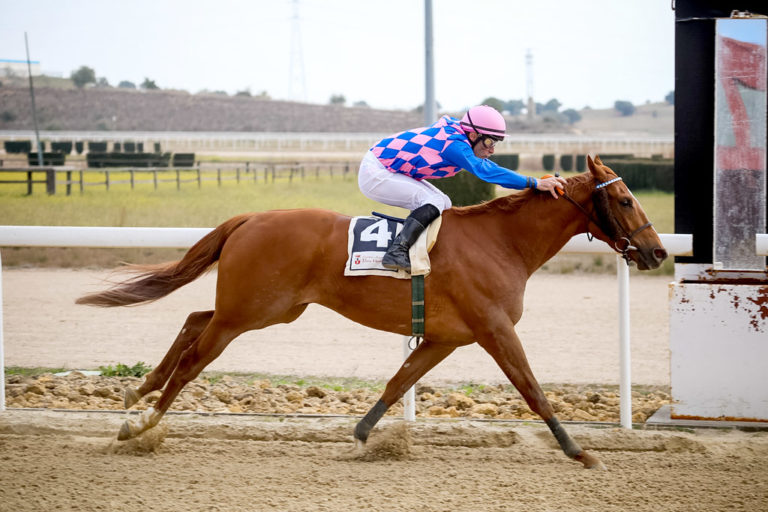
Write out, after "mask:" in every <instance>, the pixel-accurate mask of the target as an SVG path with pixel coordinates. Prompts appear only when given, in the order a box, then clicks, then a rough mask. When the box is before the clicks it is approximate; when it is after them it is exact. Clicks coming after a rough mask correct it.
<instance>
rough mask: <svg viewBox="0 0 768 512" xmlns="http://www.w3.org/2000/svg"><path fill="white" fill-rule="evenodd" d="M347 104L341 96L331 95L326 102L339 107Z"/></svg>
mask: <svg viewBox="0 0 768 512" xmlns="http://www.w3.org/2000/svg"><path fill="white" fill-rule="evenodd" d="M346 102H347V98H345V97H344V95H343V94H332V95H331V99H330V100H329V101H328V103H330V104H331V105H339V106H342V107H343V106H344V104H345V103H346Z"/></svg>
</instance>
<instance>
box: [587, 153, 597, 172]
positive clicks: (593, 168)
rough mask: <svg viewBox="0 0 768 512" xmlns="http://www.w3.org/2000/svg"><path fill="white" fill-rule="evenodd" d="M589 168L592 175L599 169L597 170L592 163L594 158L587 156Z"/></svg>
mask: <svg viewBox="0 0 768 512" xmlns="http://www.w3.org/2000/svg"><path fill="white" fill-rule="evenodd" d="M587 167H588V168H589V172H591V173H592V174H595V173H596V172H597V169H595V163H594V162H593V161H592V157H591V156H589V155H587Z"/></svg>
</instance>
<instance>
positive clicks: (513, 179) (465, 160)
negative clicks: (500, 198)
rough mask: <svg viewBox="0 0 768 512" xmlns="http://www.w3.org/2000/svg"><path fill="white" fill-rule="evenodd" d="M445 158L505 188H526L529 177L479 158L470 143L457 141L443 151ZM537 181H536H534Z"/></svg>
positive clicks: (484, 179)
mask: <svg viewBox="0 0 768 512" xmlns="http://www.w3.org/2000/svg"><path fill="white" fill-rule="evenodd" d="M443 158H445V159H446V160H448V161H450V162H451V163H452V164H454V165H456V166H458V167H461V168H463V169H466V170H468V171H469V172H471V173H472V174H474V175H475V176H477V177H478V178H480V179H481V180H483V181H487V182H489V183H493V184H495V185H501V186H502V187H504V188H516V189H523V188H526V184H527V183H528V178H526V177H525V176H523V175H521V174H518V173H516V172H515V171H512V170H509V169H506V168H504V167H501V166H500V165H498V164H497V163H495V162H493V161H492V160H489V159H487V158H478V157H476V156H475V153H474V152H473V151H472V148H471V147H470V146H469V145H468V144H464V143H462V142H459V141H456V142H454V143H453V144H451V145H449V146H448V147H447V148H446V149H445V151H444V152H443ZM534 183H535V182H534Z"/></svg>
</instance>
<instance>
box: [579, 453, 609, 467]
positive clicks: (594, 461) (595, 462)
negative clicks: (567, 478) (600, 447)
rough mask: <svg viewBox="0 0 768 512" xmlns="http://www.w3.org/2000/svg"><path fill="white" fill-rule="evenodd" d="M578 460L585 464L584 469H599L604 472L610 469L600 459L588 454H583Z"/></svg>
mask: <svg viewBox="0 0 768 512" xmlns="http://www.w3.org/2000/svg"><path fill="white" fill-rule="evenodd" d="M576 459H577V460H578V461H579V462H581V463H582V464H584V469H598V470H603V471H606V470H607V469H608V468H606V467H605V464H603V462H602V461H601V460H600V459H598V458H597V457H595V456H594V455H592V454H589V453H587V452H581V453H580V454H579V456H578V457H577V458H576Z"/></svg>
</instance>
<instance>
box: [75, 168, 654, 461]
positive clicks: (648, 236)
mask: <svg viewBox="0 0 768 512" xmlns="http://www.w3.org/2000/svg"><path fill="white" fill-rule="evenodd" d="M587 162H588V166H589V172H585V173H583V174H580V175H577V176H574V177H571V178H569V179H568V180H567V185H566V186H565V193H564V195H563V197H560V198H559V200H555V199H554V198H553V197H552V196H551V195H550V194H542V193H538V192H536V191H534V190H526V191H524V192H520V193H517V194H513V195H510V196H507V197H501V198H497V199H494V200H492V201H489V202H486V203H483V204H479V205H475V206H468V207H462V208H451V209H449V210H446V211H445V212H443V224H442V228H441V231H440V236H439V238H438V241H437V244H435V246H434V248H433V249H432V252H431V253H430V260H431V266H432V273H431V274H430V275H429V276H428V277H427V279H426V280H425V296H426V298H427V301H426V306H425V314H426V316H425V330H426V331H425V336H424V341H423V342H422V343H421V344H420V345H419V346H418V348H416V350H414V351H413V353H411V355H410V356H409V357H408V358H407V360H406V361H405V362H404V363H403V365H402V367H401V368H400V369H399V370H398V371H397V373H396V374H395V375H394V377H392V379H390V381H389V382H388V383H387V386H386V389H385V391H384V393H383V394H382V396H381V399H380V400H379V401H378V402H377V403H376V404H375V405H374V406H373V407H372V408H371V410H370V411H369V412H368V413H367V414H366V416H365V417H364V418H363V419H362V420H361V421H360V422H359V423H358V424H357V426H356V428H355V430H354V437H355V439H356V441H357V442H360V443H365V441H366V440H367V438H368V434H369V432H370V431H371V429H372V428H373V426H374V425H375V424H376V422H377V421H378V420H379V419H380V418H381V417H382V416H383V415H384V413H385V412H386V411H387V409H388V408H389V407H390V406H391V405H392V404H394V403H395V402H396V401H397V400H398V399H400V398H401V397H402V396H403V394H404V393H405V391H406V390H407V389H408V388H410V387H411V386H412V385H414V384H415V383H416V381H417V380H418V379H419V378H421V377H422V376H423V375H424V374H425V373H427V372H428V371H429V370H430V369H431V368H433V367H434V366H435V365H436V364H438V363H439V362H440V361H442V360H443V359H444V358H445V357H446V356H448V355H449V354H450V353H451V352H453V351H454V350H455V349H456V348H457V347H460V346H463V345H468V344H470V343H475V342H477V343H479V344H480V346H481V347H483V348H484V349H485V350H486V351H487V352H488V353H489V354H490V355H491V357H493V358H494V360H495V361H496V362H497V363H498V365H499V366H500V367H501V369H502V370H503V372H504V373H505V374H506V376H507V377H508V378H509V380H510V381H511V382H512V383H513V384H514V386H515V387H516V388H517V389H518V391H519V392H520V393H521V394H522V396H523V397H524V398H525V400H526V402H527V403H528V405H529V407H530V408H531V409H532V410H533V411H534V412H536V413H537V414H538V415H539V416H541V417H542V418H543V419H544V421H545V422H546V424H547V425H548V426H549V428H550V429H551V430H552V433H553V434H554V436H555V438H556V439H557V441H558V442H559V444H560V446H561V448H562V449H563V451H564V452H565V454H566V455H568V456H569V457H571V458H573V459H575V460H577V461H579V462H581V463H583V464H584V467H587V468H595V467H598V468H599V467H604V466H603V464H602V463H601V462H600V460H599V459H598V458H597V457H595V456H594V455H592V454H589V453H587V452H585V451H584V450H582V449H581V447H580V446H579V445H578V444H577V443H576V442H575V441H574V440H573V439H571V437H570V436H569V435H568V434H567V433H566V431H565V429H564V428H563V426H562V425H561V424H560V422H559V421H558V419H557V418H556V417H555V414H554V411H553V409H552V406H551V405H550V404H549V402H548V401H547V399H546V397H545V396H544V393H543V392H542V390H541V388H540V387H539V384H538V383H537V381H536V379H535V378H534V376H533V373H532V371H531V368H530V367H529V365H528V361H527V359H526V356H525V353H524V352H523V347H522V345H521V343H520V339H519V338H518V336H517V334H516V333H515V324H516V323H517V322H518V321H519V320H520V317H521V315H522V313H523V292H524V291H525V283H526V281H527V280H528V278H529V277H530V276H531V274H533V272H534V271H536V269H538V268H539V267H541V265H542V264H544V262H546V261H547V260H548V259H550V258H551V257H552V256H554V255H555V254H556V253H557V252H558V251H559V250H560V249H561V248H562V247H563V245H565V243H566V242H568V240H570V239H571V237H572V236H573V235H576V234H579V233H584V232H591V233H593V234H594V236H595V237H597V238H598V239H600V240H603V241H604V242H607V243H608V244H610V245H611V246H612V247H614V248H616V250H617V252H620V253H623V254H624V256H625V257H626V258H627V262H628V263H629V261H630V260H631V261H634V262H635V263H637V266H638V268H639V269H641V270H644V269H652V268H656V267H658V266H659V265H660V264H661V262H662V261H663V260H664V259H665V258H666V256H667V253H666V251H665V250H664V248H663V247H662V244H661V241H660V240H659V237H658V235H657V234H656V232H655V231H654V230H653V229H652V228H650V223H649V222H648V219H647V217H646V215H645V212H644V211H643V209H642V207H641V206H640V204H639V203H638V202H637V200H636V199H635V198H634V196H633V195H632V194H631V193H630V191H629V190H628V189H627V187H626V186H625V185H624V183H623V182H622V181H621V180H620V178H618V177H617V176H616V175H615V174H614V173H613V171H612V170H611V169H609V168H608V167H606V166H605V165H603V164H602V162H601V161H600V158H599V157H596V158H595V159H594V161H593V160H592V159H591V158H589V157H587ZM349 222H350V218H349V217H348V216H345V215H340V214H338V213H334V212H331V211H326V210H315V209H301V210H281V211H268V212H262V213H249V214H244V215H240V216H237V217H234V218H232V219H230V220H228V221H226V222H224V223H223V224H221V225H220V226H218V227H217V228H216V229H214V230H213V231H212V232H210V233H209V234H207V235H206V236H205V237H203V238H202V239H201V240H200V241H199V242H197V243H196V244H195V245H194V246H193V247H192V248H191V249H190V250H189V251H188V252H187V253H186V254H185V256H184V257H183V258H182V259H181V260H180V261H178V262H172V263H165V264H159V265H133V266H129V267H127V270H129V271H132V272H136V273H137V275H135V276H134V277H133V278H131V279H128V280H126V281H124V282H122V283H119V284H117V285H115V286H114V287H113V288H111V289H109V290H106V291H104V292H101V293H95V294H92V295H87V296H84V297H82V298H80V299H78V301H77V302H78V303H79V304H90V305H95V306H104V307H112V306H125V305H129V304H139V303H146V302H150V301H154V300H157V299H159V298H161V297H164V296H166V295H168V294H169V293H171V292H172V291H174V290H176V289H178V288H180V287H181V286H183V285H185V284H187V283H189V282H191V281H192V280H194V279H195V278H197V277H199V276H200V275H201V274H202V273H204V272H205V271H206V270H208V269H209V268H211V267H212V266H213V265H215V264H216V263H218V281H217V284H216V304H215V309H214V310H213V311H199V312H195V313H192V314H190V315H189V317H188V318H187V320H186V323H185V324H184V327H183V328H182V329H181V332H180V333H179V335H178V337H177V338H176V340H175V341H174V343H173V345H172V346H171V348H170V350H169V351H168V353H167V354H166V356H165V357H164V358H163V360H162V362H161V363H160V364H159V365H158V366H157V368H155V369H154V370H153V371H152V372H151V373H149V374H148V375H147V376H146V379H145V381H144V382H143V383H142V385H141V386H140V387H139V388H138V389H137V390H135V389H131V388H129V389H127V390H126V394H125V406H126V407H131V406H132V405H134V404H135V403H136V402H137V401H138V400H140V399H141V397H143V396H144V395H146V394H147V393H149V392H151V391H154V390H159V389H163V387H164V386H165V389H164V390H163V392H162V396H161V397H160V399H159V400H158V401H157V404H156V406H155V407H154V408H149V409H147V410H146V411H144V412H143V413H142V414H141V415H140V416H139V417H138V418H137V419H135V420H128V421H126V422H125V424H124V425H123V426H122V428H121V429H120V434H119V436H118V438H119V439H121V440H124V439H129V438H132V437H135V436H137V435H139V434H140V433H141V432H143V431H145V430H147V429H149V428H151V427H153V426H155V425H156V424H157V423H158V421H159V420H160V418H161V417H162V416H163V414H165V412H166V411H167V410H168V407H169V406H170V405H171V403H172V402H173V400H174V399H175V398H176V396H177V395H178V393H179V392H180V391H181V389H182V388H183V387H184V386H185V385H186V384H187V383H188V382H189V381H191V380H192V379H194V378H195V377H197V375H198V374H199V373H200V372H201V371H202V370H203V368H205V367H206V366H207V365H208V364H209V363H210V362H211V361H213V360H214V359H216V357H218V356H219V354H221V353H222V351H223V350H224V349H225V348H226V347H227V345H228V344H229V343H230V342H231V341H232V340H234V339H235V338H236V337H237V336H238V335H240V334H242V333H244V332H246V331H249V330H252V329H261V328H264V327H267V326H269V325H274V324H277V323H289V322H292V321H293V320H296V318H298V317H299V315H301V313H302V312H303V311H304V309H306V307H307V305H308V304H310V303H317V304H322V305H323V306H326V307H328V308H331V309H333V310H335V311H337V312H339V313H341V314H342V315H344V316H346V317H347V318H350V319H351V320H354V321H355V322H359V323H361V324H363V325H366V326H369V327H373V328H374V329H380V330H384V331H390V332H393V333H398V334H402V335H407V334H409V333H410V332H411V331H410V329H411V302H410V292H411V290H410V282H409V281H408V280H402V279H392V278H388V277H380V276H367V277H345V276H344V275H343V269H344V263H345V261H346V259H347V231H348V228H349ZM646 228H650V229H646ZM554 318H556V317H554Z"/></svg>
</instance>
